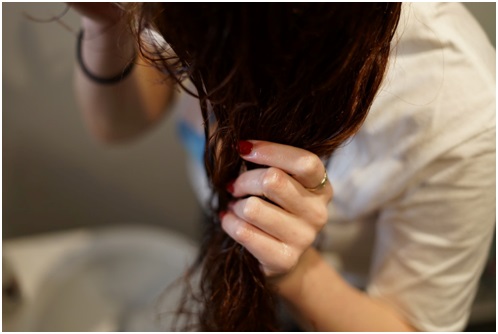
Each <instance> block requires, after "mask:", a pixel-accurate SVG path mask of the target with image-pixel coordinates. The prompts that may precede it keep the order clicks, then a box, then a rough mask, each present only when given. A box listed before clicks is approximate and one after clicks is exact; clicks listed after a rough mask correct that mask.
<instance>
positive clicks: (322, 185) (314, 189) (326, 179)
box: [306, 170, 329, 191]
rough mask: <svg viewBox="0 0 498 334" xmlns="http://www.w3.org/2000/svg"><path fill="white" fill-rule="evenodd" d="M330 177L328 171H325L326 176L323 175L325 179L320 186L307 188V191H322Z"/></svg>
mask: <svg viewBox="0 0 498 334" xmlns="http://www.w3.org/2000/svg"><path fill="white" fill-rule="evenodd" d="M328 179H329V177H328V176H327V170H325V174H324V175H323V179H322V181H321V182H320V184H319V185H317V186H316V187H314V188H306V189H307V190H309V191H317V190H320V189H322V188H323V187H325V185H326V184H327V181H328Z"/></svg>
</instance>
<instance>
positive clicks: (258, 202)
mask: <svg viewBox="0 0 498 334" xmlns="http://www.w3.org/2000/svg"><path fill="white" fill-rule="evenodd" d="M230 209H231V210H232V211H233V213H234V214H235V215H236V216H237V217H238V218H240V219H242V220H243V221H245V222H247V223H249V224H251V225H253V226H255V227H257V228H258V229H259V230H261V231H263V232H266V233H267V234H269V235H271V236H272V237H273V238H275V239H277V240H280V241H282V242H284V243H285V244H288V245H292V246H296V247H305V246H308V245H310V244H311V243H313V241H314V239H315V236H316V230H317V229H320V228H321V227H322V226H323V225H322V224H320V223H318V222H316V224H310V223H308V222H306V221H304V220H303V219H300V217H298V216H295V215H293V214H290V213H288V212H287V211H285V210H283V209H281V208H279V207H277V206H275V205H274V204H271V203H269V202H267V201H265V200H263V199H261V198H258V197H255V196H251V197H248V198H246V199H242V200H239V201H237V202H235V203H234V204H233V205H231V206H230Z"/></svg>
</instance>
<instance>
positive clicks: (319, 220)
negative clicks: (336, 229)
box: [315, 205, 329, 227]
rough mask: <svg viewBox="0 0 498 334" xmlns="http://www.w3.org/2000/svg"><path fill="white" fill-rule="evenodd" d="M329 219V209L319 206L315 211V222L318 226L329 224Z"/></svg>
mask: <svg viewBox="0 0 498 334" xmlns="http://www.w3.org/2000/svg"><path fill="white" fill-rule="evenodd" d="M328 218H329V211H328V210H327V208H326V207H325V206H323V205H321V206H319V207H318V208H317V209H316V210H315V222H316V224H317V225H318V226H320V227H321V226H323V225H325V224H326V223H327V220H328Z"/></svg>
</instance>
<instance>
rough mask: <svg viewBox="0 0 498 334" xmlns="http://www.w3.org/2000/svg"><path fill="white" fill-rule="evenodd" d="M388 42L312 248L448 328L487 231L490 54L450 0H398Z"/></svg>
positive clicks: (338, 158)
mask: <svg viewBox="0 0 498 334" xmlns="http://www.w3.org/2000/svg"><path fill="white" fill-rule="evenodd" d="M393 45H394V46H395V48H394V52H393V54H392V57H391V60H390V64H389V69H388V72H387V74H386V78H385V80H384V83H383V85H382V87H381V89H380V91H379V93H378V95H377V97H376V99H375V101H374V104H373V106H372V109H371V111H370V113H369V115H368V117H367V119H366V122H365V124H364V125H363V127H362V128H361V129H360V131H359V132H358V133H357V134H356V135H355V136H354V137H353V138H352V139H351V140H349V141H348V142H347V143H345V144H344V145H343V146H342V147H341V148H340V149H339V150H337V151H336V152H335V153H334V155H333V156H332V158H331V160H330V163H329V165H328V174H329V179H330V181H331V183H332V186H333V187H334V199H333V201H332V203H331V204H330V210H329V224H327V225H326V227H325V228H324V230H323V231H322V234H323V236H322V240H321V250H322V252H323V254H324V256H325V258H326V259H327V260H329V261H330V263H331V264H332V265H333V266H334V267H335V268H336V269H337V270H339V271H340V272H341V273H343V275H344V277H345V278H346V279H348V280H349V281H350V282H351V283H352V284H354V285H357V286H358V287H361V288H364V289H365V290H366V292H367V293H368V294H369V295H370V296H372V297H373V298H379V299H382V300H384V301H386V302H387V303H389V304H390V305H392V306H393V307H394V308H395V309H396V310H397V311H399V312H400V314H402V315H404V316H405V317H406V318H407V319H408V320H409V321H410V322H411V324H412V325H413V326H415V327H416V328H417V329H419V330H424V331H458V330H462V329H463V328H464V326H465V324H466V321H467V319H468V316H469V312H470V307H471V303H472V300H473V298H474V295H475V292H476V288H477V283H478V279H479V276H480V273H481V271H482V268H483V265H484V262H485V260H486V256H487V254H488V249H489V245H490V242H491V240H492V236H493V233H494V232H493V231H494V224H495V203H496V200H495V198H496V194H495V184H496V180H495V170H496V166H495V143H496V140H495V135H496V130H495V129H496V126H495V89H496V88H495V87H496V83H495V54H496V53H495V50H494V48H493V47H492V46H491V45H490V43H489V41H488V40H487V38H486V36H485V35H484V33H483V32H482V30H481V28H480V27H479V25H478V24H477V22H476V21H475V20H474V18H473V17H472V16H471V15H470V14H469V13H468V12H467V11H466V10H465V9H464V7H463V6H462V5H461V4H457V3H430V4H429V3H414V4H403V8H402V14H401V20H400V23H399V27H398V30H397V34H396V38H395V40H394V42H393ZM179 103H180V106H179V108H178V109H179V110H181V112H182V113H181V115H179V124H180V127H179V128H180V132H181V133H183V135H182V137H183V138H184V139H186V140H185V143H186V146H187V148H188V149H189V151H190V152H192V153H193V156H196V157H194V158H192V160H191V163H190V165H189V169H190V175H191V177H192V182H193V186H194V188H195V189H196V191H197V193H198V194H199V198H200V199H201V201H204V200H205V199H206V198H208V194H209V189H208V187H207V182H206V179H205V173H204V170H203V167H202V164H201V161H200V159H199V158H198V156H199V152H200V151H202V147H201V148H199V146H198V145H197V147H196V144H195V140H193V141H192V140H190V139H188V138H189V135H192V134H193V133H194V132H196V133H197V135H198V136H200V137H202V127H201V124H202V120H201V119H200V116H199V115H200V113H199V111H198V103H197V101H195V100H194V99H192V98H189V97H185V98H183V99H181V101H180V102H179ZM185 124H190V127H188V126H187V128H185ZM192 129H194V132H192ZM189 132H190V133H189ZM194 135H195V133H194ZM189 140H190V142H189ZM195 152H197V153H195Z"/></svg>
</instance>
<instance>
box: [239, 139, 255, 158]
mask: <svg viewBox="0 0 498 334" xmlns="http://www.w3.org/2000/svg"><path fill="white" fill-rule="evenodd" d="M252 147H253V145H252V143H251V142H248V141H247V140H241V141H239V153H240V154H242V155H248V154H249V153H251V152H252Z"/></svg>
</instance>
